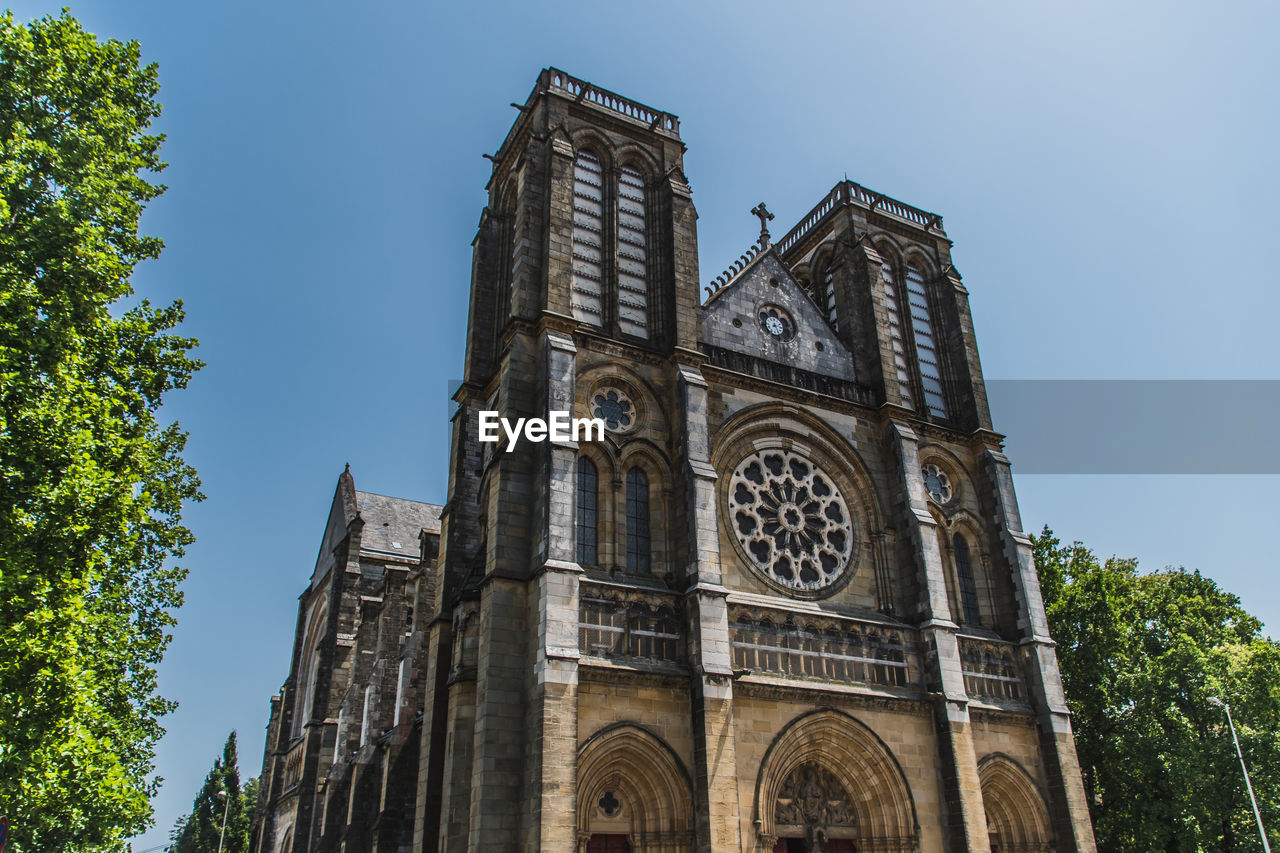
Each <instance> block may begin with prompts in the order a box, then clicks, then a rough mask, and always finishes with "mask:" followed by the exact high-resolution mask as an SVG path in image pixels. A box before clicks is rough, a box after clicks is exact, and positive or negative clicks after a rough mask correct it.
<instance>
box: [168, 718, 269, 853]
mask: <svg viewBox="0 0 1280 853" xmlns="http://www.w3.org/2000/svg"><path fill="white" fill-rule="evenodd" d="M220 791H225V792H226V793H227V797H226V798H225V799H224V798H222V797H219V796H218V793H219V792H220ZM257 802H258V786H257V783H256V781H255V780H252V779H250V780H249V782H248V783H246V784H245V786H244V788H241V787H240V769H239V767H238V766H237V763H236V733H235V732H232V733H231V736H230V737H228V738H227V744H226V746H224V747H223V749H222V758H220V759H215V760H214V762H213V769H212V770H210V771H209V775H208V776H206V777H205V779H204V787H203V788H201V789H200V794H199V796H197V797H196V800H195V803H193V804H192V807H191V814H189V815H187V816H186V817H183V818H181V819H180V820H179V821H178V823H177V825H176V826H175V827H174V828H173V832H172V834H171V836H170V837H171V838H172V839H173V847H171V848H170V850H171V853H213V851H215V850H217V849H218V840H219V837H220V835H221V833H222V821H223V817H224V813H225V817H226V822H227V832H226V836H225V837H223V838H222V851H223V853H245V851H247V850H248V849H249V824H250V821H251V820H252V819H253V810H254V808H255V807H256V805H257Z"/></svg>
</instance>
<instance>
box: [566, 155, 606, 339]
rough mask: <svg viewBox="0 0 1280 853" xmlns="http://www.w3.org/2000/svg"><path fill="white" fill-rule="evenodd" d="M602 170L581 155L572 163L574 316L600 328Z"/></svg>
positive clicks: (590, 157) (571, 299)
mask: <svg viewBox="0 0 1280 853" xmlns="http://www.w3.org/2000/svg"><path fill="white" fill-rule="evenodd" d="M603 251H604V170H603V168H602V167H601V165H600V159H599V158H598V157H596V156H595V155H594V154H591V153H590V152H587V151H583V152H581V153H579V154H578V156H577V157H576V158H575V159H574V161H573V292H572V293H571V294H570V296H569V302H570V305H572V306H573V316H574V317H575V318H576V319H578V320H581V321H582V322H584V323H590V324H591V325H593V326H600V325H603V322H604V311H603V305H604V303H603V298H602V293H603V288H604V254H603Z"/></svg>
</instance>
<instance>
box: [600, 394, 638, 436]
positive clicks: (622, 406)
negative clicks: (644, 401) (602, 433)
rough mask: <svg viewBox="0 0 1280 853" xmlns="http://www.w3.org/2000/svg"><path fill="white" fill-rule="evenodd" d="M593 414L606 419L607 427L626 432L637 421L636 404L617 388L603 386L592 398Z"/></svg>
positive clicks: (603, 419) (614, 430)
mask: <svg viewBox="0 0 1280 853" xmlns="http://www.w3.org/2000/svg"><path fill="white" fill-rule="evenodd" d="M591 415H592V417H596V418H600V419H601V420H602V421H604V425H605V428H606V429H609V430H612V431H613V432H625V431H626V430H628V429H630V428H631V424H632V423H633V422H634V421H635V406H633V405H632V404H631V400H630V398H629V397H627V395H626V394H625V393H624V392H622V391H619V390H618V389H617V388H601V389H600V390H599V391H598V392H596V394H595V396H594V397H592V398H591Z"/></svg>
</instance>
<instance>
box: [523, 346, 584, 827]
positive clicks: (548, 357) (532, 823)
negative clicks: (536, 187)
mask: <svg viewBox="0 0 1280 853" xmlns="http://www.w3.org/2000/svg"><path fill="white" fill-rule="evenodd" d="M543 349H544V361H545V364H546V370H547V377H546V378H547V410H548V411H549V412H550V411H568V412H570V413H571V416H572V412H573V396H574V394H573V392H574V384H575V378H576V375H577V374H576V365H575V359H576V356H577V350H576V348H575V347H574V345H573V341H572V340H571V339H569V338H567V337H565V336H563V335H558V334H554V333H551V332H548V333H546V335H545V337H544V342H543ZM545 446H546V448H547V449H546V452H545V454H546V458H545V465H546V473H545V477H543V478H542V482H543V483H544V487H545V496H546V498H545V499H546V512H545V515H544V520H543V530H542V536H541V544H540V546H539V548H538V552H537V555H536V559H539V560H540V561H541V565H540V566H539V567H538V568H537V569H536V571H535V577H534V580H533V585H532V588H531V590H530V605H531V610H530V619H531V620H533V628H534V638H535V641H534V649H533V669H532V673H531V675H530V678H531V682H532V683H531V696H530V709H531V713H530V721H529V723H530V732H529V735H528V737H527V738H526V750H527V759H528V760H527V766H528V774H529V793H528V797H527V800H526V809H527V814H528V822H527V824H526V825H525V828H524V843H523V849H525V850H571V849H573V846H574V844H575V841H576V821H575V820H574V814H575V811H576V801H577V786H576V780H577V745H578V580H579V576H580V575H581V574H582V569H581V568H580V567H579V566H578V564H577V563H576V562H575V561H574V558H575V553H574V551H575V547H574V546H575V535H574V534H575V526H574V525H575V518H574V494H575V486H576V482H575V476H574V475H575V471H576V467H577V457H578V445H577V444H576V443H575V442H573V441H554V440H553V441H548V442H547V443H546V445H545Z"/></svg>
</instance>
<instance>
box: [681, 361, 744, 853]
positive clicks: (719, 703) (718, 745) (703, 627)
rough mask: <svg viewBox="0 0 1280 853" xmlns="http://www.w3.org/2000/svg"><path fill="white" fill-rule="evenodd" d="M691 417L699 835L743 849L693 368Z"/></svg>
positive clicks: (711, 475)
mask: <svg viewBox="0 0 1280 853" xmlns="http://www.w3.org/2000/svg"><path fill="white" fill-rule="evenodd" d="M679 371H680V376H679V383H680V385H679V393H680V402H681V409H682V414H683V417H684V423H683V432H684V436H683V438H684V447H683V451H684V462H685V466H684V467H685V470H684V476H685V482H686V490H687V498H686V500H687V501H688V507H689V511H690V513H691V519H690V521H691V523H690V525H689V533H688V535H689V541H688V554H689V563H688V565H687V566H686V567H685V575H686V577H687V578H688V581H689V587H688V590H687V591H686V593H685V608H686V612H687V617H688V619H687V624H688V632H689V647H688V648H689V666H690V669H691V670H692V671H693V684H694V690H693V717H694V719H693V731H694V768H693V776H694V800H695V805H696V812H695V831H696V836H697V847H698V849H699V850H704V851H712V853H721V851H723V853H729V851H733V853H737V851H740V850H741V849H742V841H741V830H740V823H739V822H740V820H741V816H740V814H739V809H738V768H737V755H736V750H735V744H734V731H733V666H732V656H731V653H730V649H729V609H728V605H727V604H726V598H727V596H728V590H726V589H725V588H724V586H723V585H722V584H721V577H720V540H719V532H718V526H717V523H716V496H715V488H716V473H715V469H714V468H713V467H712V466H711V454H710V449H711V444H710V434H709V430H708V426H707V382H706V380H705V379H703V378H702V374H701V373H700V372H699V371H698V370H697V369H696V368H694V367H691V366H680V367H679Z"/></svg>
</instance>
